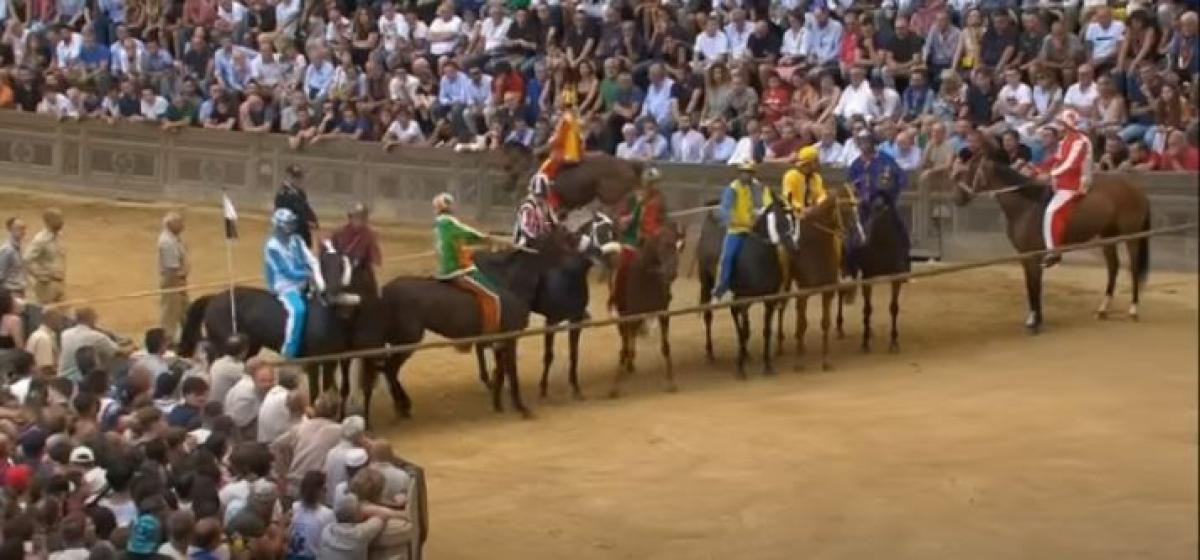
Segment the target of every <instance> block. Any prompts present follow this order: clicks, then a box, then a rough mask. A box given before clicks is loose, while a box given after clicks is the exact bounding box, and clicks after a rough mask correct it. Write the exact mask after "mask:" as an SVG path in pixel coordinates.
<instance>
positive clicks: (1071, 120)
mask: <svg viewBox="0 0 1200 560" xmlns="http://www.w3.org/2000/svg"><path fill="white" fill-rule="evenodd" d="M1054 122H1055V124H1058V125H1061V126H1063V127H1066V128H1068V129H1070V130H1078V129H1079V113H1077V112H1075V110H1074V109H1063V110H1062V111H1059V113H1058V117H1057V118H1055V119H1054Z"/></svg>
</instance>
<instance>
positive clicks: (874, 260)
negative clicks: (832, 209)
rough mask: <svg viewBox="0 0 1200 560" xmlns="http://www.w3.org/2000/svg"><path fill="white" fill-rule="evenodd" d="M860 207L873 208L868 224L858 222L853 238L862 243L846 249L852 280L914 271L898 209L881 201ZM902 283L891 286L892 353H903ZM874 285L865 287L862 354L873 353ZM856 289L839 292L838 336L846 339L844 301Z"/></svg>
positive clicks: (849, 274)
mask: <svg viewBox="0 0 1200 560" xmlns="http://www.w3.org/2000/svg"><path fill="white" fill-rule="evenodd" d="M858 204H869V205H870V209H869V212H868V213H867V219H866V221H865V222H864V223H861V224H860V223H858V222H857V219H858V218H857V216H856V217H855V220H856V221H855V222H854V226H853V227H854V231H851V232H849V234H850V235H859V236H860V237H861V239H862V241H861V243H860V244H858V245H856V246H849V245H848V246H847V247H846V258H845V259H843V261H844V264H845V272H846V273H847V275H848V276H849V277H850V278H852V279H862V280H869V279H871V278H874V277H876V276H890V275H892V274H901V273H905V272H908V271H909V270H911V263H910V262H909V256H908V253H909V248H910V247H909V237H908V232H907V230H906V228H907V227H908V226H906V225H904V222H903V221H902V220H901V219H900V213H899V212H898V211H897V210H896V207H895V206H893V205H891V204H888V203H887V202H884V201H883V200H881V199H879V198H875V199H873V200H870V201H859V202H858ZM902 285H903V283H902V282H892V283H891V288H892V291H891V295H892V297H891V303H890V304H889V305H888V311H889V313H890V314H891V318H892V329H891V333H890V334H891V336H890V338H889V342H888V351H889V352H899V351H900V328H899V322H900V287H901V286H902ZM871 288H872V285H871V284H863V285H862V305H863V334H862V346H861V348H862V351H863V352H870V351H871V312H872V311H873V310H874V308H873V307H872V305H871V292H872V289H871ZM853 296H854V290H853V288H851V289H850V290H839V291H838V293H837V335H838V338H842V337H843V336H845V331H844V330H843V329H842V302H843V301H844V300H849V299H851V298H853Z"/></svg>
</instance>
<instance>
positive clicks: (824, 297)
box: [821, 292, 833, 371]
mask: <svg viewBox="0 0 1200 560" xmlns="http://www.w3.org/2000/svg"><path fill="white" fill-rule="evenodd" d="M832 304H833V294H832V293H830V292H825V293H823V294H821V369H822V370H825V371H829V370H830V369H833V364H832V363H831V362H830V361H829V312H830V309H829V308H830V307H831V305H832Z"/></svg>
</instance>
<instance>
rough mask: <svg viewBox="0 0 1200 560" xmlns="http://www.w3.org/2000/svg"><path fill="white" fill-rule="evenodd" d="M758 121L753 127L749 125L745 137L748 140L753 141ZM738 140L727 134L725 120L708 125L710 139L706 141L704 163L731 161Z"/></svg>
mask: <svg viewBox="0 0 1200 560" xmlns="http://www.w3.org/2000/svg"><path fill="white" fill-rule="evenodd" d="M757 126H758V125H757V123H755V125H754V126H753V127H750V126H748V127H747V134H746V135H745V138H746V139H747V141H748V142H749V141H752V136H753V133H754V132H755V130H754V129H757ZM737 144H738V142H737V141H735V140H734V139H733V138H731V137H729V135H728V134H727V125H726V124H725V121H724V120H720V119H718V120H715V121H713V122H712V123H710V124H709V125H708V140H706V141H705V142H704V147H703V161H704V163H716V164H721V163H724V162H727V161H729V160H730V159H731V158H733V157H734V150H735V149H736V148H737Z"/></svg>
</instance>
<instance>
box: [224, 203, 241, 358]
mask: <svg viewBox="0 0 1200 560" xmlns="http://www.w3.org/2000/svg"><path fill="white" fill-rule="evenodd" d="M221 214H222V217H224V219H225V269H226V272H227V275H228V278H229V319H230V323H229V324H230V325H232V327H233V330H232V331H231V332H232V333H233V334H235V335H236V334H237V333H238V322H237V298H235V297H234V289H233V288H234V282H235V278H236V276H234V273H233V241H234V240H235V239H237V210H235V209H234V207H233V201H232V200H230V199H229V193H228V191H226V190H225V189H221Z"/></svg>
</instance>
